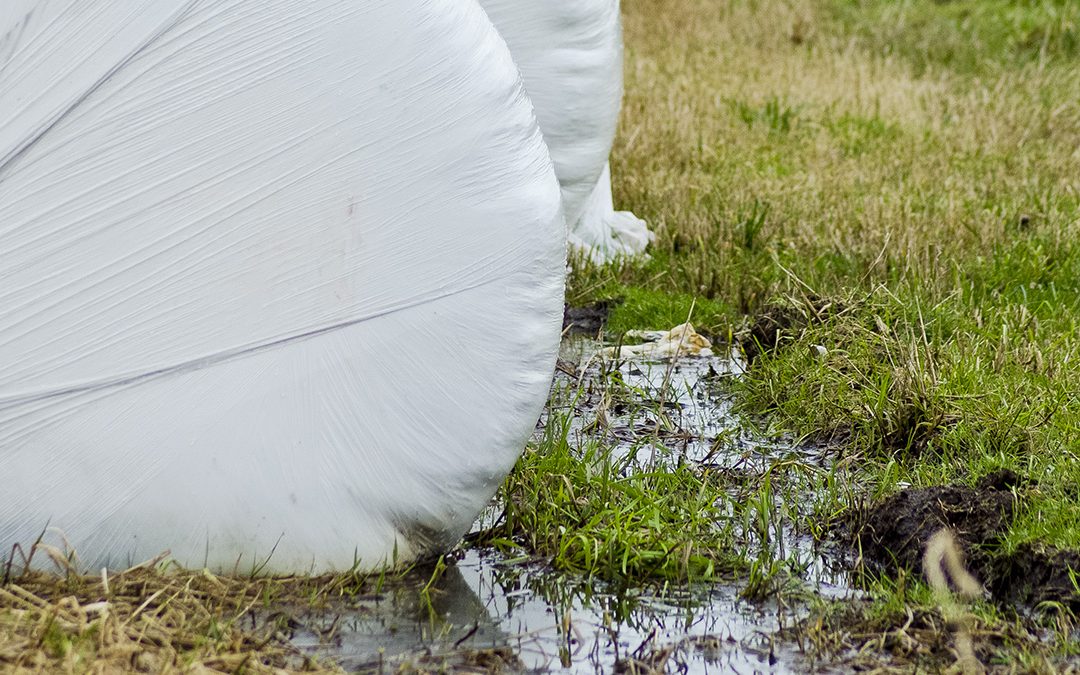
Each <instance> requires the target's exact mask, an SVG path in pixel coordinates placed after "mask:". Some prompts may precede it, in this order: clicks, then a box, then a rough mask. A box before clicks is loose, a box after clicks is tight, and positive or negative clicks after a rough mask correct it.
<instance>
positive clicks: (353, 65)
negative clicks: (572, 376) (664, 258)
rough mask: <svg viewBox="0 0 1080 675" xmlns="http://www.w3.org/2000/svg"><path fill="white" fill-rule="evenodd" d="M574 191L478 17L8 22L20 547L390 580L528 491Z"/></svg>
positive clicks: (218, 9) (4, 299) (7, 245)
mask: <svg viewBox="0 0 1080 675" xmlns="http://www.w3.org/2000/svg"><path fill="white" fill-rule="evenodd" d="M559 201H560V197H559V188H558V184H557V182H556V180H555V177H554V174H553V170H552V167H551V161H550V158H549V156H548V153H547V150H546V148H545V146H544V143H543V139H542V137H541V135H540V132H539V130H538V129H537V127H536V122H535V120H534V117H533V113H532V109H531V105H530V103H529V101H528V98H527V96H526V95H525V93H524V90H523V88H522V86H521V83H520V80H519V76H518V72H517V69H516V67H515V65H514V63H513V61H512V59H511V56H510V54H509V53H508V52H507V51H506V47H505V45H504V43H503V42H502V40H500V39H499V37H498V35H497V33H496V32H495V30H494V28H493V27H492V25H491V24H490V22H489V21H488V19H487V18H486V16H485V15H484V13H483V12H482V11H481V9H480V8H479V6H477V5H475V4H474V3H472V2H460V0H365V1H364V2H341V1H334V0H263V1H262V2H251V1H250V0H146V1H143V2H129V0H94V1H93V2H86V1H83V0H4V2H3V4H0V280H2V281H0V474H2V475H3V477H4V488H3V490H2V491H0V550H3V551H10V550H11V548H12V546H13V544H15V543H19V544H21V545H22V546H24V547H27V546H28V545H29V544H32V543H33V542H34V541H35V540H36V539H37V537H38V535H39V534H40V533H41V532H42V531H43V530H44V528H45V527H46V526H47V525H48V526H50V527H53V528H58V529H59V530H61V531H62V532H63V533H64V534H65V535H66V537H67V538H68V540H69V541H70V543H71V545H72V546H74V548H75V549H76V550H77V552H78V555H79V558H80V560H81V561H82V562H83V563H84V564H86V565H87V566H93V567H97V566H99V565H109V566H114V567H115V566H123V565H126V564H128V563H131V562H138V561H141V560H143V559H147V558H150V557H152V556H155V555H157V554H158V553H160V552H161V551H164V550H166V549H169V550H171V551H172V553H173V556H174V557H175V558H177V559H178V560H179V561H180V562H181V563H183V564H185V565H188V566H201V565H204V564H205V565H209V566H210V567H212V568H220V569H228V570H231V569H233V568H234V567H235V566H236V565H237V564H238V563H239V565H240V567H241V569H246V568H247V567H248V566H250V565H253V564H261V563H262V562H263V561H265V560H267V559H268V560H269V564H268V565H267V567H266V568H265V569H267V570H278V571H304V570H325V569H334V568H338V569H340V568H347V567H350V566H352V565H353V563H354V562H355V561H357V560H359V561H360V562H361V564H363V565H365V566H374V565H378V564H381V563H383V562H387V561H390V560H391V559H392V558H393V557H394V556H395V555H396V556H397V559H398V560H399V561H400V560H407V559H409V558H411V557H413V556H416V555H419V554H421V553H425V552H428V551H430V550H433V549H437V548H440V547H445V546H447V545H450V544H452V543H453V542H454V541H456V540H457V539H458V538H459V537H460V536H461V535H462V534H463V533H464V532H465V531H466V529H467V528H468V527H469V525H470V523H471V521H472V519H473V518H474V516H475V515H476V513H477V512H478V511H479V510H480V509H481V508H482V506H483V505H484V503H485V502H486V500H487V499H489V497H490V496H491V494H492V493H493V492H494V490H495V489H496V487H497V485H498V483H499V482H500V481H501V479H502V478H503V476H504V475H505V474H506V472H507V471H508V470H509V469H510V468H511V466H512V465H513V463H514V461H515V459H516V458H517V456H518V454H519V452H520V450H521V449H522V447H523V445H524V442H525V440H526V438H527V437H528V435H529V433H530V432H531V431H532V428H533V425H534V424H535V421H536V419H537V417H538V415H539V412H540V410H541V407H542V405H543V401H544V398H545V395H546V392H547V387H548V384H549V382H550V373H551V368H552V364H553V362H554V357H555V353H556V350H557V346H558V338H559V328H560V319H561V315H562V276H563V268H564V264H565V263H564V257H565V252H564V248H565V244H564V243H563V235H564V224H563V218H562V215H561V213H560V205H559Z"/></svg>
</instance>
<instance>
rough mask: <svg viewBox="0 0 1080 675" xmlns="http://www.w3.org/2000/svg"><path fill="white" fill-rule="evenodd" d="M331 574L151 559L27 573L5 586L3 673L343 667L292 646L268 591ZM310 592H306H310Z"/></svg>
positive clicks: (1, 597) (291, 589) (283, 596)
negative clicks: (297, 574)
mask: <svg viewBox="0 0 1080 675" xmlns="http://www.w3.org/2000/svg"><path fill="white" fill-rule="evenodd" d="M334 584H335V581H334V580H332V579H321V580H320V579H295V580H288V579H250V578H228V577H220V576H215V575H212V574H210V573H209V572H181V571H175V570H174V571H169V570H167V569H165V568H157V567H155V566H153V565H150V566H141V567H138V568H133V569H131V570H128V571H126V572H123V573H119V574H115V575H112V576H105V575H103V576H100V577H86V576H75V575H71V574H68V575H65V576H57V575H54V574H44V573H38V572H31V573H27V574H24V575H22V576H20V577H19V578H18V579H16V580H14V581H12V582H9V583H6V584H4V585H2V586H0V670H2V671H3V672H5V673H124V672H140V673H239V672H243V673H294V672H315V673H333V672H340V670H339V669H336V668H334V667H333V666H332V665H327V664H320V663H317V662H315V661H312V660H310V659H308V658H307V657H305V656H304V655H303V654H301V653H300V652H299V651H298V650H297V649H296V648H295V647H292V646H291V645H290V644H289V643H288V641H287V639H286V638H285V637H284V636H283V635H282V634H281V633H280V632H279V628H280V627H279V626H278V625H277V623H276V622H275V621H274V620H268V619H267V618H266V617H267V615H268V613H267V612H266V611H265V604H266V603H267V601H268V600H269V599H271V598H273V599H275V600H276V601H277V602H279V603H282V604H285V605H287V604H288V603H289V602H290V598H291V597H292V596H294V595H297V594H298V593H300V592H301V591H305V590H307V591H310V589H312V588H322V589H323V591H324V592H334ZM308 594H309V595H310V593H308Z"/></svg>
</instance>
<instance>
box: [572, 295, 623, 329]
mask: <svg viewBox="0 0 1080 675" xmlns="http://www.w3.org/2000/svg"><path fill="white" fill-rule="evenodd" d="M618 304H619V301H618V300H601V301H599V302H594V303H592V304H591V305H585V306H584V307H571V306H570V305H563V330H564V331H565V330H567V329H569V332H570V333H572V334H579V335H581V334H585V335H596V334H597V333H599V332H600V331H601V330H602V329H603V328H604V326H605V325H607V320H608V316H610V314H611V310H612V308H614V307H616V306H618Z"/></svg>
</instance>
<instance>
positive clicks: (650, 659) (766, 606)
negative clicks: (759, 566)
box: [287, 340, 857, 673]
mask: <svg viewBox="0 0 1080 675" xmlns="http://www.w3.org/2000/svg"><path fill="white" fill-rule="evenodd" d="M597 348H598V345H596V344H595V343H593V342H589V341H587V340H575V341H573V342H568V343H567V344H566V345H564V349H563V353H562V355H561V359H560V371H561V372H560V373H559V374H558V375H557V376H556V378H555V382H554V384H553V390H552V396H551V402H550V406H549V410H548V412H547V413H545V418H544V419H541V421H540V425H539V426H538V431H537V433H538V434H540V433H542V429H543V425H544V424H546V423H547V422H548V419H549V416H550V415H551V414H552V413H551V410H554V409H556V407H557V406H564V407H569V408H571V409H572V411H573V412H574V415H573V416H572V419H573V422H572V424H573V425H575V428H573V429H572V434H574V435H575V436H577V435H580V436H582V437H584V436H585V435H588V434H593V435H600V436H602V437H603V438H602V439H601V440H602V442H604V443H605V444H607V446H608V447H610V448H612V453H613V455H614V456H615V457H618V458H619V460H620V462H621V465H622V467H623V469H622V470H623V471H625V472H632V471H636V470H643V469H655V468H657V467H658V466H664V465H669V466H670V465H673V464H674V463H682V462H689V463H693V464H694V465H695V466H698V467H700V468H702V470H708V471H712V472H715V473H717V474H718V475H722V476H726V477H727V478H728V479H730V480H726V481H725V485H730V486H733V487H730V488H729V489H733V490H738V489H739V488H738V486H739V485H740V484H741V483H742V482H750V479H753V478H756V477H760V476H762V475H764V474H765V472H768V471H769V470H770V468H771V467H775V466H776V465H777V464H783V463H785V462H786V463H799V464H800V465H806V466H810V467H822V466H824V465H825V463H826V462H827V460H826V458H825V457H823V456H820V453H819V452H818V451H817V450H816V449H815V448H813V447H800V446H799V445H797V444H795V443H794V442H792V440H791V439H785V438H783V437H770V436H768V435H767V434H764V433H761V432H759V431H757V430H756V429H755V428H754V427H753V425H750V424H748V423H747V422H746V421H745V420H740V419H739V418H738V416H737V415H736V414H735V413H734V412H733V409H732V400H731V396H730V394H728V393H726V389H727V388H726V387H725V386H724V380H725V378H733V377H738V376H739V374H740V373H741V372H742V363H741V362H740V360H739V359H738V358H737V357H735V356H734V355H733V356H710V357H704V358H692V359H691V358H686V359H680V360H678V361H677V362H675V363H672V362H670V361H654V362H648V361H636V362H629V361H628V362H622V363H616V364H611V363H610V362H609V363H602V362H601V361H599V360H598V359H595V358H592V356H591V355H592V354H593V353H595V351H596V350H597ZM600 380H603V381H604V382H605V383H606V384H605V386H603V387H601V386H590V382H593V383H595V382H597V381H600ZM612 382H614V383H615V385H616V386H617V387H618V388H620V389H622V390H624V392H625V393H627V394H628V395H626V396H617V397H614V398H613V397H612V396H611V383H612ZM658 410H662V411H663V414H662V415H658V414H657V411H658ZM601 412H602V419H603V424H602V425H598V424H596V419H597V416H598V414H599V413H601ZM740 476H742V477H746V478H747V480H746V481H740V480H739V477H740ZM777 499H792V494H791V493H788V494H787V495H786V496H778V497H777ZM792 508H798V505H797V504H794V505H792ZM499 511H500V509H499V508H498V505H493V507H492V508H491V509H489V510H488V512H487V513H485V514H484V515H482V516H481V518H480V519H479V520H478V521H477V524H476V529H477V530H482V529H483V528H485V527H487V526H488V525H489V524H490V523H491V521H492V519H494V518H497V517H498V516H497V514H498V513H499ZM770 528H771V529H770V533H769V536H768V537H764V538H763V537H762V536H760V535H757V536H755V535H753V534H752V533H749V532H748V533H747V536H746V545H747V554H748V555H754V553H755V550H759V549H760V548H761V547H762V546H766V545H767V546H772V547H776V550H774V551H773V553H774V555H775V554H779V557H781V558H783V559H785V560H786V561H787V565H788V567H789V569H792V570H795V572H796V574H794V575H793V576H797V577H798V580H799V585H800V591H801V592H800V593H799V594H796V596H795V597H798V598H799V600H796V601H792V600H790V599H780V600H777V599H776V598H773V599H772V600H769V601H765V602H758V603H755V602H750V601H747V600H745V599H743V590H744V588H743V587H742V586H741V585H740V584H739V583H738V582H735V583H729V584H703V585H695V586H689V587H687V586H683V587H675V586H671V585H668V586H666V587H665V586H654V587H639V588H616V587H613V586H611V585H609V584H605V583H596V582H589V581H587V580H585V579H582V578H580V577H576V576H574V575H567V574H561V573H558V572H556V571H554V570H553V569H552V568H551V567H550V566H549V565H547V564H546V563H545V561H544V560H542V559H532V558H527V557H519V558H511V557H507V555H506V554H502V553H498V552H496V551H494V550H491V549H485V548H467V547H466V548H464V549H463V550H460V551H458V552H457V553H456V554H455V555H454V556H452V558H453V560H452V561H451V562H450V563H449V564H448V565H447V566H446V568H445V569H444V570H431V569H424V570H419V571H416V572H413V573H410V574H409V575H406V576H404V577H401V578H394V579H387V580H386V581H385V582H384V583H383V585H382V587H381V588H379V589H378V591H377V592H372V593H370V594H368V595H362V596H358V597H356V598H353V599H351V600H349V601H348V602H347V603H346V604H342V605H340V606H337V607H334V608H332V611H320V612H309V613H307V614H299V615H295V616H290V617H289V619H288V622H287V623H288V632H289V634H290V637H291V641H292V643H293V644H294V645H296V646H297V647H299V648H300V649H302V650H303V651H304V652H305V653H307V654H310V655H313V656H318V657H319V658H320V659H321V660H332V661H335V662H337V663H339V664H341V665H342V666H343V667H344V668H346V669H347V670H349V671H360V672H397V671H399V670H401V669H403V668H404V669H405V670H409V669H413V668H415V669H420V670H428V669H432V670H439V669H444V668H446V669H453V670H464V671H475V672H488V671H503V672H538V673H539V672H560V673H562V672H566V673H594V672H605V673H607V672H657V671H668V672H690V673H730V672H741V673H762V672H775V673H785V672H805V671H807V670H808V669H810V668H812V667H813V666H812V664H810V663H808V662H806V661H804V657H803V656H802V655H801V653H800V652H799V651H798V649H797V648H796V646H795V645H793V644H791V643H790V642H781V641H780V640H778V639H777V637H776V636H777V634H778V633H779V631H780V630H781V629H782V628H784V627H785V626H790V625H793V624H794V623H795V622H797V621H798V620H799V619H801V618H803V617H804V616H805V615H806V611H805V608H806V607H807V602H808V598H809V597H811V596H814V595H817V596H821V597H827V598H838V597H847V596H855V595H857V591H855V590H854V589H853V588H852V587H851V585H850V584H849V580H848V578H847V576H846V575H845V573H844V571H843V570H841V569H838V568H837V565H836V564H835V563H834V562H831V561H833V560H834V558H833V556H830V555H827V554H826V553H827V552H825V551H822V550H820V549H818V548H817V547H816V546H815V545H814V544H813V538H812V537H809V536H807V534H806V533H802V532H798V531H797V530H796V529H795V527H794V526H793V525H792V523H791V522H785V521H783V520H782V519H780V520H777V521H776V522H774V523H772V524H771V525H770ZM425 587H426V590H422V589H425Z"/></svg>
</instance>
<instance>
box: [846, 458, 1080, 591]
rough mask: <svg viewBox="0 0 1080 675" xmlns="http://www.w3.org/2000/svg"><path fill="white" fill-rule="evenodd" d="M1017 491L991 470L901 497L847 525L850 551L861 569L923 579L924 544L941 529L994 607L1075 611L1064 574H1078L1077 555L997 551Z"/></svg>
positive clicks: (1018, 485)
mask: <svg viewBox="0 0 1080 675" xmlns="http://www.w3.org/2000/svg"><path fill="white" fill-rule="evenodd" d="M1023 487H1024V481H1023V479H1021V478H1020V477H1019V476H1017V475H1016V474H1015V473H1013V472H1011V471H998V472H995V473H992V474H990V475H988V476H986V477H984V478H983V479H982V480H980V481H979V483H978V484H977V485H976V486H975V487H968V486H964V485H945V486H935V487H927V488H911V489H907V490H901V491H900V492H898V493H896V494H894V495H892V496H890V497H888V498H886V499H884V500H882V501H881V502H879V503H877V504H874V505H872V506H870V507H869V508H867V509H865V510H864V511H862V512H861V513H858V514H856V515H854V516H853V517H852V518H851V522H850V523H849V527H850V529H849V535H850V538H851V541H852V545H853V546H855V547H856V549H857V550H859V551H861V552H862V556H863V559H864V561H865V562H867V563H870V564H872V565H873V566H875V567H877V568H878V569H880V570H883V571H885V572H887V573H892V574H895V573H896V572H899V571H900V570H906V571H911V572H916V573H918V574H920V575H923V574H924V572H923V569H922V558H923V554H924V553H925V551H926V544H927V541H928V540H929V539H930V537H931V536H933V534H934V533H935V532H937V531H938V530H939V529H941V528H944V527H948V528H951V529H952V530H953V531H954V533H955V534H956V538H957V541H958V542H959V543H960V545H961V547H962V548H963V549H964V555H965V558H966V561H967V566H968V568H969V569H970V570H971V571H972V572H973V573H974V574H975V575H976V576H977V577H978V578H979V579H980V580H981V581H982V582H983V584H984V585H985V586H986V588H987V589H988V590H989V591H990V593H991V594H992V596H993V597H994V598H995V599H996V600H998V601H1001V602H1006V603H1011V604H1022V605H1034V604H1037V603H1040V602H1043V601H1047V600H1051V601H1055V602H1061V603H1063V604H1065V605H1067V606H1069V607H1071V608H1073V609H1074V610H1080V593H1078V592H1077V590H1076V587H1075V586H1074V585H1073V582H1072V577H1071V576H1070V573H1069V571H1070V569H1071V570H1074V572H1077V573H1080V552H1077V551H1065V550H1061V549H1055V548H1052V547H1037V546H1032V545H1024V546H1021V547H1020V548H1018V549H1017V550H1016V551H1014V552H1013V553H1010V554H1006V553H1004V552H1003V551H1002V550H1001V539H1002V535H1003V534H1004V533H1005V531H1006V530H1007V528H1008V525H1009V523H1010V521H1011V520H1012V517H1013V513H1014V511H1015V508H1016V497H1015V496H1014V492H1015V491H1016V490H1022V489H1023Z"/></svg>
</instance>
